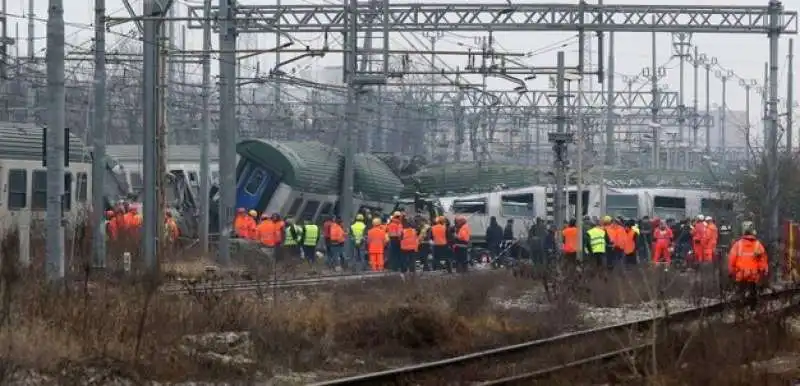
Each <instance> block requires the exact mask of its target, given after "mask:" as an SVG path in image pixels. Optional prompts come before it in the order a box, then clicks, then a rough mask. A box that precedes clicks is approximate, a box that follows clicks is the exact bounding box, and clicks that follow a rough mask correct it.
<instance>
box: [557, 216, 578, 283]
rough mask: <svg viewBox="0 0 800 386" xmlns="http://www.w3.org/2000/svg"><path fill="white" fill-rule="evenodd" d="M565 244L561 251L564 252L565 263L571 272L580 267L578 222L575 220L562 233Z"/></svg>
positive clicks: (570, 221)
mask: <svg viewBox="0 0 800 386" xmlns="http://www.w3.org/2000/svg"><path fill="white" fill-rule="evenodd" d="M561 236H562V237H563V240H564V244H563V245H562V246H561V250H562V251H563V252H564V263H565V264H566V265H567V267H569V269H570V270H571V269H572V268H573V267H577V265H578V221H577V220H575V219H574V218H573V219H571V220H569V224H568V225H567V226H566V227H565V228H564V230H562V231H561Z"/></svg>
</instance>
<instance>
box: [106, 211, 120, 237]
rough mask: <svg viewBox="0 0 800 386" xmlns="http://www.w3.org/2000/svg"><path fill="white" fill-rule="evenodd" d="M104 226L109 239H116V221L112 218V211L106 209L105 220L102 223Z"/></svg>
mask: <svg viewBox="0 0 800 386" xmlns="http://www.w3.org/2000/svg"><path fill="white" fill-rule="evenodd" d="M103 226H105V230H106V235H107V237H108V239H109V240H116V239H117V232H118V231H119V229H118V228H117V221H115V220H114V211H113V210H107V211H106V221H105V223H104V224H103Z"/></svg>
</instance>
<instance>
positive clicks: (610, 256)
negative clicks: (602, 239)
mask: <svg viewBox="0 0 800 386" xmlns="http://www.w3.org/2000/svg"><path fill="white" fill-rule="evenodd" d="M603 229H605V231H606V234H608V239H609V240H611V244H610V245H609V246H608V251H607V252H606V265H607V267H608V268H609V269H612V268H614V267H616V266H617V264H619V262H620V261H622V256H623V254H624V253H623V246H624V244H625V231H624V229H622V226H620V225H619V224H618V223H617V222H616V221H615V220H614V219H612V218H611V216H605V217H603Z"/></svg>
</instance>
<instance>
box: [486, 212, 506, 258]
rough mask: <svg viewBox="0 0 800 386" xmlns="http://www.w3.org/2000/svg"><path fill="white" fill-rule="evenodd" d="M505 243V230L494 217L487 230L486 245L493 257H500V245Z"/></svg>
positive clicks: (490, 220)
mask: <svg viewBox="0 0 800 386" xmlns="http://www.w3.org/2000/svg"><path fill="white" fill-rule="evenodd" d="M502 241H503V228H501V227H500V224H498V223H497V218H496V217H494V216H492V217H491V218H490V219H489V226H488V227H487V228H486V245H487V247H489V252H491V253H492V255H493V256H495V257H497V256H499V255H500V243H501V242H502Z"/></svg>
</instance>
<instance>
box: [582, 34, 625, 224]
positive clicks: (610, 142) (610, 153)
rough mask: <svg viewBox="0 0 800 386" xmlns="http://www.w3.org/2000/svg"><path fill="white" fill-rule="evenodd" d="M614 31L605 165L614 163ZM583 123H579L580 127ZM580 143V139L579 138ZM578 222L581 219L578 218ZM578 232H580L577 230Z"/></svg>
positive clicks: (609, 55)
mask: <svg viewBox="0 0 800 386" xmlns="http://www.w3.org/2000/svg"><path fill="white" fill-rule="evenodd" d="M614 56H615V55H614V32H609V33H608V84H607V85H606V88H607V89H608V98H607V104H608V106H607V113H606V165H608V166H614V164H616V158H617V156H616V149H615V148H614V147H615V145H614V129H615V127H614V126H615V122H614V95H615V93H614ZM582 126H583V125H582V124H581V127H582ZM579 141H581V143H582V142H583V140H582V139H579ZM578 220H579V221H578V222H579V223H582V222H583V221H582V220H581V219H578ZM578 229H580V228H578ZM579 233H580V232H579Z"/></svg>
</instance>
